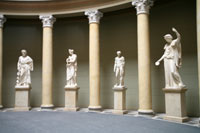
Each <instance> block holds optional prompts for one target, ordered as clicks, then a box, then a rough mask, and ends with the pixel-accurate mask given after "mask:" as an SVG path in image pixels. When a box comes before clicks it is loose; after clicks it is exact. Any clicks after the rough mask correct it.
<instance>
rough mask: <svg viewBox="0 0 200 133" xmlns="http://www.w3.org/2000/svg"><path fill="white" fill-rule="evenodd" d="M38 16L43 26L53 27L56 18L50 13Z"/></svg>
mask: <svg viewBox="0 0 200 133" xmlns="http://www.w3.org/2000/svg"><path fill="white" fill-rule="evenodd" d="M39 18H40V19H41V20H42V23H43V27H53V24H54V22H56V18H54V17H53V16H52V15H40V17H39Z"/></svg>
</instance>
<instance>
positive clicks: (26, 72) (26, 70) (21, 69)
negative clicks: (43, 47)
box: [16, 49, 33, 87]
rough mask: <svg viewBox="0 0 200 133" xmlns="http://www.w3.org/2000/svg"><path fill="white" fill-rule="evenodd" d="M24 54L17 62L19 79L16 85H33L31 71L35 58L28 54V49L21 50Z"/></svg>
mask: <svg viewBox="0 0 200 133" xmlns="http://www.w3.org/2000/svg"><path fill="white" fill-rule="evenodd" d="M21 54H22V56H20V57H19V60H18V63H17V70H18V72H17V81H16V86H29V87H30V85H31V72H30V71H33V60H32V59H31V57H29V56H28V55H27V51H26V50H24V49H23V50H21Z"/></svg>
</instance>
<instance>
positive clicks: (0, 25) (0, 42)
mask: <svg viewBox="0 0 200 133" xmlns="http://www.w3.org/2000/svg"><path fill="white" fill-rule="evenodd" d="M5 22H6V18H5V17H4V16H3V15H0V108H3V106H2V73H3V71H2V70H3V67H2V66H3V65H2V62H3V24H4V23H5Z"/></svg>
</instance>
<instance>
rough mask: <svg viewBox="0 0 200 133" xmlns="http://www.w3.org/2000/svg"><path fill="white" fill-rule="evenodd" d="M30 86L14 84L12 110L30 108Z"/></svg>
mask: <svg viewBox="0 0 200 133" xmlns="http://www.w3.org/2000/svg"><path fill="white" fill-rule="evenodd" d="M30 90H31V87H30V86H15V107H14V111H29V110H30V108H31V107H30Z"/></svg>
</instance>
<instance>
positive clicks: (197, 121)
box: [0, 108, 200, 127]
mask: <svg viewBox="0 0 200 133" xmlns="http://www.w3.org/2000/svg"><path fill="white" fill-rule="evenodd" d="M30 111H52V112H54V111H55V112H56V111H57V112H63V108H54V109H53V110H41V108H32V109H31V110H30ZM79 111H80V112H86V113H87V112H89V111H88V109H87V108H81V109H80V110H79ZM0 112H13V108H4V109H2V110H0ZM90 112H91V111H90ZM94 113H100V114H105V115H106V114H111V115H114V114H112V109H104V110H102V111H101V112H97V111H94ZM164 115H165V114H164V113H156V114H155V115H140V114H138V112H137V111H131V110H129V111H128V113H127V114H124V117H126V116H133V117H145V118H148V119H154V120H161V121H166V120H164V119H163V116H164ZM181 124H183V125H189V126H195V127H200V118H198V117H190V118H189V121H188V122H185V123H181Z"/></svg>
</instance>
